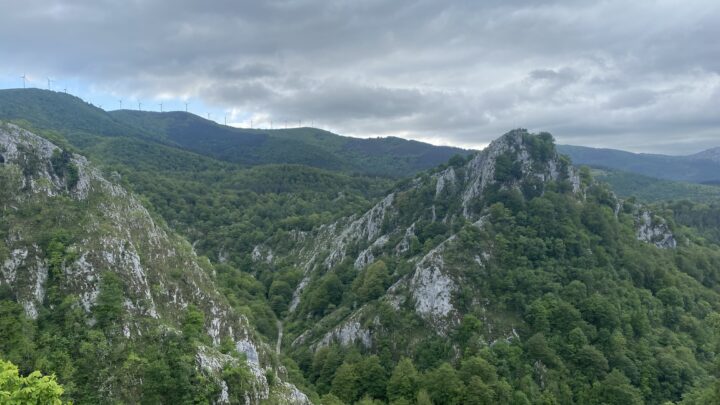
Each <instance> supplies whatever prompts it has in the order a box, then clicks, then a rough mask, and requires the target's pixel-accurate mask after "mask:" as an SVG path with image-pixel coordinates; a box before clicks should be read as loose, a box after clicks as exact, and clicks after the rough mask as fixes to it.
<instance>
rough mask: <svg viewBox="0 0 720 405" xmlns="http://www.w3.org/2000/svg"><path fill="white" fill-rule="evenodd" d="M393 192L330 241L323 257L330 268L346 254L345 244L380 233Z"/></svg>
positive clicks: (371, 239)
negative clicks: (327, 252)
mask: <svg viewBox="0 0 720 405" xmlns="http://www.w3.org/2000/svg"><path fill="white" fill-rule="evenodd" d="M394 200H395V194H394V193H392V194H389V195H388V196H387V197H385V198H384V199H383V200H382V201H380V202H379V203H377V204H376V205H375V206H374V207H373V208H372V209H371V210H370V211H368V212H366V213H365V214H364V215H363V216H361V217H360V218H358V219H357V220H355V221H353V222H352V223H350V225H348V226H347V227H345V228H344V229H342V230H341V231H340V233H339V235H337V236H336V237H334V238H332V240H331V242H330V249H329V252H330V253H329V254H328V256H327V257H326V258H325V261H324V263H325V265H326V266H327V267H328V268H330V267H333V266H335V265H336V264H338V263H340V262H341V261H342V260H343V259H344V258H345V255H346V250H347V246H348V245H349V244H350V243H352V242H355V241H359V240H367V241H373V240H375V238H377V237H378V236H379V235H380V229H381V227H382V223H383V220H384V219H385V214H386V213H387V211H388V209H389V208H390V207H391V206H392V204H393V201H394Z"/></svg>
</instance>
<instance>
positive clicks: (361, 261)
mask: <svg viewBox="0 0 720 405" xmlns="http://www.w3.org/2000/svg"><path fill="white" fill-rule="evenodd" d="M388 240H390V237H389V236H388V235H383V236H381V237H379V238H377V239H376V240H375V242H373V243H372V244H371V245H370V246H369V247H368V248H367V249H365V250H363V251H362V252H360V254H359V255H358V257H357V259H355V263H354V264H353V266H354V267H355V269H357V270H360V269H363V268H365V267H366V266H368V265H370V264H372V263H373V262H374V261H375V256H374V255H373V250H374V249H379V248H381V247H383V246H385V244H387V243H388Z"/></svg>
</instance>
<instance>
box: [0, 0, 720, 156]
mask: <svg viewBox="0 0 720 405" xmlns="http://www.w3.org/2000/svg"><path fill="white" fill-rule="evenodd" d="M718 20H720V4H719V3H718V2H717V1H715V0H688V1H686V2H683V3H682V4H679V3H675V2H655V1H652V0H640V1H636V2H626V1H624V0H610V1H604V2H595V1H570V0H567V1H561V0H557V1H542V2H538V1H532V0H523V1H509V2H508V1H499V0H497V1H496V0H493V1H483V2H472V1H464V0H454V1H447V2H437V1H432V0H398V1H381V0H363V1H343V0H330V1H321V0H296V1H293V0H271V1H263V2H258V1H249V0H246V1H236V0H221V1H214V2H210V3H207V2H198V1H194V0H175V1H169V0H152V1H139V0H133V1H128V2H117V1H110V0H64V1H60V0H56V1H53V0H30V1H27V2H24V4H23V5H22V6H18V5H17V3H15V2H11V1H9V0H0V38H3V39H4V40H3V41H0V58H2V60H3V64H4V65H5V69H6V70H8V71H10V70H13V71H15V70H16V71H19V72H26V71H28V70H30V69H31V68H32V69H35V70H37V72H28V73H30V74H36V75H45V74H48V75H54V76H65V77H74V78H77V79H78V80H82V81H85V82H87V83H88V84H90V85H91V86H92V87H93V88H97V89H102V90H104V91H106V92H109V93H112V94H117V95H126V96H133V97H142V98H146V99H152V98H157V99H168V98H178V99H186V98H194V99H199V100H201V101H203V102H204V103H207V104H209V105H211V106H214V107H215V108H218V109H233V110H237V111H242V112H244V113H245V114H248V115H259V116H264V117H271V119H272V118H273V117H274V118H276V119H278V120H281V119H289V120H299V119H302V120H306V121H307V120H316V121H321V122H323V123H325V124H326V125H328V126H330V127H331V128H332V129H334V130H337V131H340V132H343V133H349V134H354V135H359V136H375V135H387V134H393V135H397V134H400V135H402V136H407V137H413V138H418V139H428V140H433V141H439V142H443V143H446V144H461V145H465V146H476V147H479V146H481V145H483V144H485V143H487V142H488V141H489V140H490V139H492V138H494V137H496V136H497V135H499V134H501V133H503V132H505V131H506V130H508V129H509V128H512V127H517V126H522V127H528V128H531V129H542V130H550V131H552V132H554V133H555V134H556V136H557V137H558V138H559V140H560V141H564V140H568V141H572V142H575V143H579V144H598V143H600V144H603V145H604V146H608V147H612V146H623V147H629V148H635V149H636V150H637V149H641V148H643V147H644V148H647V149H648V150H650V149H653V148H655V149H663V148H664V149H666V150H667V151H669V152H675V151H678V150H679V149H678V148H680V149H682V148H685V149H691V148H692V147H693V146H692V142H691V141H688V140H692V139H696V140H697V145H707V144H709V143H712V139H713V134H717V135H720V122H719V120H718V117H717V114H716V111H718V110H720V96H718V94H720V42H718V41H715V40H714V39H715V38H720V24H717V21H718ZM16 38H17V39H18V40H5V39H16ZM603 142H605V143H603ZM717 144H720V138H718V142H717Z"/></svg>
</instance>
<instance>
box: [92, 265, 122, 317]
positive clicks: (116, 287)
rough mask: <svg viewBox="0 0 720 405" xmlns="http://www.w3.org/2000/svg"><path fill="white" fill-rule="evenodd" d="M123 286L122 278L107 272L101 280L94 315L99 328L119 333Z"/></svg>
mask: <svg viewBox="0 0 720 405" xmlns="http://www.w3.org/2000/svg"><path fill="white" fill-rule="evenodd" d="M123 297H124V294H123V285H122V281H121V280H120V277H118V275H117V274H115V273H113V272H109V271H106V272H105V273H103V275H102V279H101V280H100V292H99V293H98V297H97V300H96V301H95V306H94V307H93V313H94V315H95V318H96V319H97V323H98V326H99V327H100V328H102V329H105V330H108V331H111V330H112V331H118V330H119V328H120V324H121V322H122V315H123Z"/></svg>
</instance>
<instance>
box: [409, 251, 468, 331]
mask: <svg viewBox="0 0 720 405" xmlns="http://www.w3.org/2000/svg"><path fill="white" fill-rule="evenodd" d="M443 268H444V259H443V255H442V248H440V249H438V248H436V249H433V250H432V251H430V253H428V254H427V255H426V256H425V257H424V258H423V259H422V260H421V261H420V262H419V263H418V264H417V266H416V270H415V274H414V275H413V277H412V279H411V280H410V284H409V286H410V291H411V293H412V296H413V298H414V299H415V310H416V311H417V312H418V313H419V314H420V315H421V316H423V317H424V318H427V319H429V320H433V321H437V320H440V319H442V318H445V317H446V316H448V315H449V314H450V313H451V312H453V311H454V308H453V305H452V294H453V293H454V292H455V291H456V290H457V289H458V287H457V285H456V284H455V282H454V281H453V280H452V279H451V278H450V277H448V276H447V275H445V274H444V273H443Z"/></svg>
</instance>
